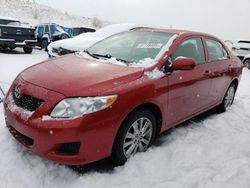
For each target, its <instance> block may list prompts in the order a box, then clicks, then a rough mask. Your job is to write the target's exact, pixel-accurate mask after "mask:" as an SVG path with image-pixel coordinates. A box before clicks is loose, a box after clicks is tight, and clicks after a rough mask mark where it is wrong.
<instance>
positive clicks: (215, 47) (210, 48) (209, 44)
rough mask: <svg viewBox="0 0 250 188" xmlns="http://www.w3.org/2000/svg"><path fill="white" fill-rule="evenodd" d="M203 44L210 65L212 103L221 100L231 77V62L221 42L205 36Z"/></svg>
mask: <svg viewBox="0 0 250 188" xmlns="http://www.w3.org/2000/svg"><path fill="white" fill-rule="evenodd" d="M205 44H206V48H207V53H208V59H209V61H208V63H209V64H210V66H211V71H212V73H211V76H210V77H211V79H212V88H211V97H212V99H213V101H214V103H216V102H217V103H218V102H220V100H222V98H223V96H224V93H225V91H226V89H227V88H228V86H229V84H230V82H231V80H232V77H231V69H232V62H231V59H230V56H229V53H228V52H227V50H226V48H225V47H224V46H223V44H222V43H221V42H220V41H218V40H216V39H213V38H206V39H205Z"/></svg>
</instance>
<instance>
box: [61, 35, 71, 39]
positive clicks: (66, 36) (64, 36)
mask: <svg viewBox="0 0 250 188" xmlns="http://www.w3.org/2000/svg"><path fill="white" fill-rule="evenodd" d="M68 38H69V37H68V35H62V37H61V39H62V40H63V39H68Z"/></svg>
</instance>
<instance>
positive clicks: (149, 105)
mask: <svg viewBox="0 0 250 188" xmlns="http://www.w3.org/2000/svg"><path fill="white" fill-rule="evenodd" d="M140 109H148V110H150V111H151V112H152V113H153V114H154V116H155V119H156V125H157V127H156V137H157V136H158V135H159V134H160V131H161V127H162V111H161V109H160V107H159V106H158V105H157V104H155V103H153V102H146V103H143V104H140V105H137V106H135V107H134V108H133V109H132V110H131V111H129V113H127V114H126V115H125V118H124V119H123V120H122V122H121V124H120V127H119V128H118V131H117V133H116V136H115V140H116V137H117V135H118V132H119V130H120V129H121V127H122V126H123V124H124V122H125V121H126V119H127V118H128V117H129V116H130V115H131V114H132V113H134V112H135V111H137V110H140Z"/></svg>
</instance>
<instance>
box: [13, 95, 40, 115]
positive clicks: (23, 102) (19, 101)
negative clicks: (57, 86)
mask: <svg viewBox="0 0 250 188" xmlns="http://www.w3.org/2000/svg"><path fill="white" fill-rule="evenodd" d="M12 97H13V99H14V101H15V104H16V105H17V106H18V107H20V108H23V109H25V110H28V111H30V112H34V111H36V109H37V108H38V107H40V106H41V105H42V103H43V102H44V101H43V100H41V99H37V98H35V97H32V96H29V95H22V96H21V97H20V98H17V97H16V96H15V95H14V91H13V92H12Z"/></svg>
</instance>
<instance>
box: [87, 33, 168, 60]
mask: <svg viewBox="0 0 250 188" xmlns="http://www.w3.org/2000/svg"><path fill="white" fill-rule="evenodd" d="M172 36H173V35H171V34H168V33H160V32H136V31H133V32H126V33H121V34H117V35H114V36H111V37H109V38H107V39H105V40H103V41H101V42H99V43H96V44H95V45H93V46H92V47H90V48H89V49H88V50H87V51H86V52H87V53H88V54H89V55H92V56H94V57H104V58H111V57H113V58H116V59H117V60H121V61H122V62H125V63H127V64H129V63H133V64H135V63H140V62H141V61H143V60H145V59H151V60H155V58H156V56H157V55H158V54H159V53H160V51H161V49H162V48H163V46H165V45H166V44H167V42H168V41H169V39H170V38H171V37H172Z"/></svg>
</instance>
